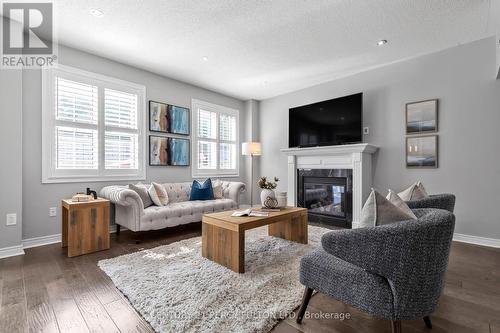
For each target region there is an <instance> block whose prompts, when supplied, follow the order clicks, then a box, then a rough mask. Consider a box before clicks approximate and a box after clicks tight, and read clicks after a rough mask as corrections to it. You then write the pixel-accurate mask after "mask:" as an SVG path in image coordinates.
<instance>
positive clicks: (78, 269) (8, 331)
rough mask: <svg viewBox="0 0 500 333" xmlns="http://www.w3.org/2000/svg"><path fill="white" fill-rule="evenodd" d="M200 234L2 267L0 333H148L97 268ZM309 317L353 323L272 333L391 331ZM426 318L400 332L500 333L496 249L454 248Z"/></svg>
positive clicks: (54, 254)
mask: <svg viewBox="0 0 500 333" xmlns="http://www.w3.org/2000/svg"><path fill="white" fill-rule="evenodd" d="M200 229H201V228H200V224H192V225H188V226H183V227H178V228H174V229H167V230H162V231H157V232H149V233H140V234H133V233H131V232H127V231H125V232H122V233H121V234H120V236H119V237H117V236H116V235H114V234H113V235H111V238H112V241H111V249H110V250H108V251H103V252H98V253H93V254H89V255H85V256H81V257H75V258H67V257H66V256H65V254H64V251H63V250H62V249H61V248H60V244H53V245H47V246H43V247H38V248H33V249H27V250H26V255H25V256H18V257H12V258H7V259H2V260H0V290H1V292H0V305H1V307H0V332H2V333H14V332H152V331H153V330H152V329H151V327H150V326H149V324H148V323H147V322H146V321H145V320H143V319H142V318H141V317H140V316H139V315H138V314H137V313H136V312H135V311H134V309H133V308H132V307H131V306H130V305H129V303H128V302H127V300H126V299H125V298H124V296H123V295H122V294H121V293H120V292H119V291H118V290H117V289H116V288H115V287H114V285H113V284H112V283H111V281H110V279H109V278H108V277H107V276H106V275H105V274H104V273H103V272H102V271H101V270H100V269H99V268H98V267H97V265H96V263H97V261H99V260H100V259H104V258H111V257H115V256H118V255H121V254H125V253H129V252H134V251H138V250H140V249H144V248H152V247H156V246H159V245H164V244H169V243H172V242H176V241H178V240H181V239H185V238H190V237H194V236H199V235H200V233H201V230H200ZM136 239H139V240H140V243H139V244H136V242H135V240H136ZM302 292H303V290H297V293H300V294H302ZM308 311H310V312H311V313H312V314H316V315H320V314H321V313H334V312H338V313H340V312H342V313H350V314H351V319H349V320H338V319H337V320H336V319H321V318H319V319H307V318H305V319H304V321H303V323H302V325H298V324H296V323H295V320H294V319H292V318H288V319H285V320H283V321H282V322H280V323H279V324H278V325H277V326H276V327H275V328H274V330H273V332H275V333H281V332H347V333H351V332H390V330H391V329H390V322H388V321H386V320H381V319H376V318H372V317H370V316H368V315H366V314H364V313H362V312H359V311H357V310H355V309H353V308H351V307H349V306H347V305H344V304H342V303H340V302H337V301H335V300H332V299H330V298H328V297H327V296H324V295H321V294H316V295H314V296H313V297H312V299H311V302H310V305H309V308H308ZM431 318H432V322H433V326H434V328H433V329H432V330H429V329H427V328H425V325H424V322H423V320H415V321H407V322H403V332H408V333H415V332H434V333H440V332H450V333H451V332H453V333H460V332H464V333H465V332H467V333H470V332H484V333H500V249H493V248H486V247H480V246H474V245H467V244H462V243H453V246H452V251H451V257H450V264H449V268H448V273H447V277H446V286H445V289H444V293H443V295H442V297H441V301H440V306H439V308H438V310H437V311H436V313H435V314H433V315H432V317H431Z"/></svg>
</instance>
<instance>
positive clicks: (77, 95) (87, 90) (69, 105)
mask: <svg viewBox="0 0 500 333" xmlns="http://www.w3.org/2000/svg"><path fill="white" fill-rule="evenodd" d="M55 93H56V102H57V104H56V118H57V120H63V121H71V122H78V123H87V124H97V115H98V111H97V102H98V101H97V87H96V86H93V85H90V84H84V83H79V82H75V81H70V80H65V79H62V78H59V77H58V78H56V89H55Z"/></svg>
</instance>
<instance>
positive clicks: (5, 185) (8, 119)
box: [0, 20, 22, 248]
mask: <svg viewBox="0 0 500 333" xmlns="http://www.w3.org/2000/svg"><path fill="white" fill-rule="evenodd" d="M0 24H1V20H0ZM21 149H22V73H21V71H20V70H0V156H2V163H1V167H0V184H2V191H1V193H2V194H1V195H0V248H4V247H9V246H15V245H19V244H20V243H21V230H22V154H21ZM9 213H16V214H17V225H15V226H6V225H5V222H6V216H5V215H6V214H9Z"/></svg>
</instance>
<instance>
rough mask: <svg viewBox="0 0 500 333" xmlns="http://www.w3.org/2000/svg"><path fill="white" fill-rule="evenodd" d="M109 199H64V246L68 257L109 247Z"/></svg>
mask: <svg viewBox="0 0 500 333" xmlns="http://www.w3.org/2000/svg"><path fill="white" fill-rule="evenodd" d="M109 206H110V204H109V200H106V199H102V198H97V199H96V200H92V201H89V202H73V201H72V200H71V199H65V200H63V201H62V247H67V248H68V257H75V256H79V255H82V254H87V253H92V252H96V251H101V250H107V249H109Z"/></svg>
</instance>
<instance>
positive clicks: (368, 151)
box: [281, 143, 378, 228]
mask: <svg viewBox="0 0 500 333" xmlns="http://www.w3.org/2000/svg"><path fill="white" fill-rule="evenodd" d="M377 150H378V147H376V146H373V145H371V144H369V143H357V144H352V145H341V146H322V147H306V148H285V149H281V151H282V152H283V153H284V154H286V155H287V156H288V183H287V185H288V186H287V189H288V205H289V206H299V205H301V206H302V205H304V206H305V204H306V203H305V202H303V200H301V199H299V191H301V192H300V195H302V193H303V192H304V184H303V182H302V183H301V184H300V185H299V175H300V176H308V177H319V178H331V177H335V178H347V181H346V183H347V189H346V190H344V191H345V198H344V206H342V205H340V206H339V205H338V204H336V210H334V211H333V212H334V213H335V214H336V215H332V214H324V212H321V211H320V212H318V211H317V210H316V211H310V212H309V220H310V221H318V220H319V221H320V222H324V223H330V224H336V225H341V226H344V227H347V228H349V227H352V228H357V227H358V226H359V221H360V219H361V209H362V207H363V203H364V202H365V200H366V198H368V195H369V194H370V188H371V187H372V155H373V154H375V153H376V152H377ZM316 170H323V171H316ZM324 170H326V171H324ZM330 185H331V184H330ZM330 185H328V186H330ZM314 186H315V185H311V186H310V187H308V188H309V189H310V190H312V189H314ZM331 186H338V185H335V184H333V185H331ZM319 190H321V188H319ZM334 190H335V191H334ZM332 191H333V192H335V195H336V197H337V201H335V200H333V199H332V200H331V201H332V204H333V202H334V201H335V202H338V198H339V195H341V191H340V190H339V189H338V188H335V189H332ZM333 192H332V193H333ZM302 199H303V198H302ZM341 199H342V198H341ZM320 204H321V202H320ZM320 204H316V206H318V205H320ZM323 204H325V203H324V201H323ZM327 206H328V204H327ZM342 207H345V210H342V209H341V208H342ZM315 208H318V207H315ZM331 212H332V211H331V210H330V211H329V212H328V213H331ZM339 212H345V217H344V216H341V214H339Z"/></svg>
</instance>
